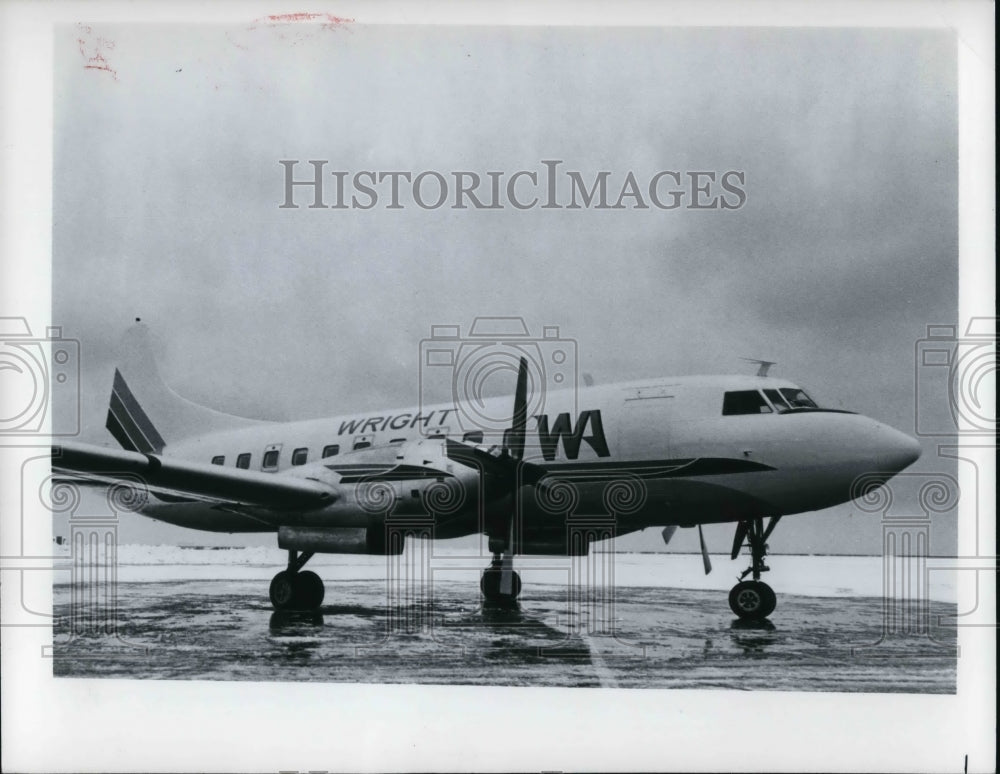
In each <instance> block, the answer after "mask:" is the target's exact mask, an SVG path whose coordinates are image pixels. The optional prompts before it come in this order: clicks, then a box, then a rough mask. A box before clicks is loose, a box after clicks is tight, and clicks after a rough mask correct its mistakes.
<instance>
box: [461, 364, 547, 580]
mask: <svg viewBox="0 0 1000 774" xmlns="http://www.w3.org/2000/svg"><path fill="white" fill-rule="evenodd" d="M527 423H528V359H527V358H525V357H522V358H521V359H520V363H519V364H518V369H517V386H516V388H515V390H514V414H513V416H512V421H511V427H510V428H509V429H508V430H507V431H505V432H504V436H503V446H502V448H501V452H500V455H499V456H494V455H493V454H490V453H489V452H486V451H483V450H482V449H477V448H476V447H475V446H469V445H468V444H464V443H460V442H458V441H453V440H451V439H446V440H445V454H446V455H447V457H448V458H449V459H451V460H454V461H455V462H458V463H460V464H463V465H467V466H469V467H474V468H478V469H479V470H480V471H481V472H482V476H483V478H482V481H483V489H484V495H485V497H484V499H485V500H486V502H487V503H496V502H499V501H501V500H502V499H503V498H506V497H510V502H509V503H503V504H502V506H501V507H500V508H494V509H491V510H488V511H487V522H486V525H485V526H486V534H487V536H488V537H489V539H490V551H492V552H493V553H502V554H503V556H502V558H501V561H500V593H501V594H507V595H512V594H513V576H514V522H515V520H516V518H515V517H516V514H517V505H518V504H517V497H516V490H517V487H518V483H519V481H520V483H524V484H537V483H538V482H539V481H541V479H542V478H543V477H544V476H545V474H546V471H545V469H544V468H542V467H540V466H538V465H534V464H532V463H530V462H524V459H523V458H524V444H525V436H526V429H527Z"/></svg>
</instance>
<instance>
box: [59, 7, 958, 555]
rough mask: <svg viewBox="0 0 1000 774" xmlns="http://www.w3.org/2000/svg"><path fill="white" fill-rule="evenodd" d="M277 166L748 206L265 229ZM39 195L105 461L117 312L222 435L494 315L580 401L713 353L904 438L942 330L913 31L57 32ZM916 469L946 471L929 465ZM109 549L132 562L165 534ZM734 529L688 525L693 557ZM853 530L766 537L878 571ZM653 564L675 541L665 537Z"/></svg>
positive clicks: (366, 394) (377, 379) (945, 207)
mask: <svg viewBox="0 0 1000 774" xmlns="http://www.w3.org/2000/svg"><path fill="white" fill-rule="evenodd" d="M60 39H61V41H62V42H61V44H60V42H59V41H60ZM80 41H82V43H81V42H80ZM97 52H100V53H101V56H103V57H104V59H103V60H100V61H103V63H106V66H107V68H108V69H100V68H94V67H93V64H94V61H95V60H94V55H95V53H97ZM88 64H90V65H91V67H89V68H88V67H87V66H86V65H88ZM102 66H103V65H102ZM112 71H113V72H112ZM281 159H299V160H301V161H302V162H303V163H302V164H300V165H299V168H298V169H297V172H296V174H297V176H298V177H300V178H304V177H306V176H307V175H308V174H309V173H310V170H309V167H307V166H306V165H305V163H304V162H305V161H306V160H307V159H324V160H327V161H328V164H327V170H331V171H332V170H342V171H346V172H348V173H349V174H350V175H353V174H354V173H355V172H358V171H362V170H373V171H376V172H378V171H394V170H401V171H410V172H412V173H414V174H417V173H419V172H422V171H424V170H435V171H438V172H440V173H441V174H444V175H446V176H448V175H450V174H451V173H452V172H453V171H462V170H468V171H474V172H478V173H479V174H481V175H485V173H486V172H487V171H491V170H496V171H503V172H504V173H505V175H507V176H509V175H512V174H513V173H515V172H517V171H519V170H528V171H535V172H538V173H539V174H542V173H544V168H543V167H542V165H541V162H542V160H546V159H558V160H562V161H563V169H569V170H578V171H580V173H581V174H582V176H583V177H584V178H585V179H587V180H590V179H593V177H594V176H595V175H596V173H597V172H599V171H601V170H607V171H610V172H611V175H610V181H611V182H610V185H609V189H610V190H611V191H613V192H614V196H615V197H616V196H617V192H618V190H619V188H620V187H621V184H622V182H623V180H624V179H625V177H626V175H627V174H628V173H629V172H630V171H631V172H634V174H635V176H636V177H637V179H638V180H639V181H640V184H641V185H642V184H644V182H643V181H648V180H649V179H650V178H651V177H652V176H653V175H654V174H656V173H657V172H659V171H661V170H672V171H678V172H681V173H682V174H683V173H685V172H688V171H698V170H702V171H715V172H716V173H717V174H719V175H721V174H722V173H724V172H726V171H728V170H739V171H741V172H743V174H744V175H745V184H744V186H743V189H744V190H745V193H746V202H745V204H744V205H743V206H742V207H740V208H739V209H735V210H723V209H711V210H692V209H688V208H686V207H681V208H678V209H675V210H660V209H657V208H655V207H653V208H650V209H632V208H627V209H623V210H594V209H582V210H568V209H558V210H549V209H540V208H537V207H536V208H533V209H528V210H525V211H519V210H516V209H514V208H512V207H510V206H507V207H505V208H504V209H498V210H475V209H466V210H454V209H451V208H450V207H441V208H439V209H433V210H426V209H422V208H420V207H417V206H415V205H413V204H412V203H408V205H407V206H405V207H404V208H403V209H398V210H393V209H387V208H386V207H385V206H384V204H383V202H381V201H380V202H379V204H378V206H376V207H374V208H373V209H371V210H367V211H362V210H359V209H345V210H333V209H309V208H306V207H302V208H300V209H295V210H290V209H281V208H279V205H280V204H281V203H282V201H283V200H284V170H283V168H282V167H281V166H280V165H279V163H278V162H279V160H281ZM328 184H329V185H331V186H332V178H329V180H328ZM380 190H381V191H384V190H386V189H385V188H384V187H380ZM428 190H430V191H433V187H430V188H428ZM714 192H715V193H719V192H720V191H719V190H718V189H716V190H715V191H714ZM54 198H55V202H54V235H53V237H54V238H53V261H54V264H53V265H54V272H53V274H54V289H53V291H54V311H53V318H54V321H55V323H56V324H61V325H62V326H63V329H64V333H65V334H66V335H69V336H74V337H76V338H79V339H80V340H81V345H82V352H83V354H82V359H81V362H82V369H83V393H82V395H83V404H82V405H83V426H84V434H83V440H88V441H92V442H98V443H103V442H106V441H108V440H110V438H109V436H108V435H107V434H106V432H105V431H104V429H103V423H104V415H105V411H106V405H107V397H108V394H109V391H110V384H111V375H112V373H113V365H114V361H115V357H116V352H117V348H118V343H119V339H120V337H121V334H122V333H123V331H124V330H125V328H126V327H127V326H128V324H129V323H130V321H131V320H132V319H133V318H134V317H136V316H141V317H142V318H143V319H144V320H145V321H146V322H148V323H149V324H150V326H151V327H152V329H153V331H154V332H155V334H156V335H157V337H158V338H159V340H160V342H161V344H162V353H161V366H162V370H163V372H164V375H165V377H166V378H167V380H168V382H170V383H171V384H172V386H173V387H174V388H175V389H176V390H177V391H178V392H180V393H181V394H183V395H185V396H186V397H188V398H191V399H193V400H196V401H198V402H201V403H205V404H207V405H210V406H213V407H215V408H219V409H222V410H226V411H229V412H230V413H237V414H246V415H251V416H259V417H266V418H305V417H313V416H322V415H331V414H337V413H346V412H351V411H355V410H357V411H367V410H374V409H379V408H387V407H390V406H403V405H410V404H414V403H415V402H416V401H417V395H418V384H417V374H418V362H419V360H418V356H419V345H420V341H421V339H423V338H425V337H427V336H428V335H429V334H430V328H431V326H432V325H440V324H460V325H462V326H463V327H464V328H467V326H468V325H469V324H470V323H471V321H472V320H473V319H474V318H475V317H476V316H477V315H521V316H523V317H524V318H525V319H526V321H527V322H528V324H529V326H530V327H531V329H532V330H533V331H538V332H540V331H541V328H542V326H550V325H558V326H559V327H560V332H561V334H562V335H564V336H567V337H572V338H573V339H575V340H576V341H577V343H578V352H579V362H580V369H581V370H582V371H586V372H589V373H592V374H593V375H594V378H595V380H596V381H598V382H610V381H619V380H628V379H638V378H643V377H652V376H658V375H677V374H695V373H725V372H749V371H751V370H752V368H753V367H752V366H750V365H748V364H746V363H743V362H741V361H740V360H739V358H740V357H763V358H768V359H771V360H777V361H778V363H779V364H778V366H777V367H776V368H775V369H774V373H775V375H780V376H783V377H786V378H789V379H792V380H794V381H796V382H798V383H800V384H802V385H803V386H804V387H806V388H807V389H808V390H810V391H811V392H813V393H815V396H816V397H818V398H819V399H820V400H821V401H822V402H824V403H826V404H827V405H831V406H834V407H843V408H849V409H852V410H856V411H860V412H862V413H864V414H867V415H870V416H873V417H875V418H876V419H879V420H880V421H884V422H886V423H888V424H890V425H893V426H894V427H897V428H898V429H900V430H903V431H905V432H910V433H912V432H913V430H914V345H915V343H916V342H917V340H919V339H920V338H921V337H922V336H923V335H924V331H925V328H926V325H927V324H929V323H942V322H954V321H955V320H956V318H957V274H958V247H957V94H956V54H955V43H954V39H953V37H952V36H950V35H948V34H947V33H943V32H934V31H916V30H909V31H887V30H843V31H837V30H822V29H815V30H805V29H789V30H768V29H756V30H739V29H688V30H639V29H612V30H607V29H568V28H544V29H543V28H509V29H502V30H501V29H495V28H494V29H487V28H433V27H428V28H405V29H404V28H393V27H358V26H355V25H328V26H326V27H320V26H309V27H304V26H299V25H294V26H292V25H268V24H253V25H249V26H244V27H233V28H227V27H222V26H218V27H202V28H193V27H192V28H185V27H167V28H164V27H155V28H154V27H136V26H130V27H107V28H104V29H101V30H95V29H89V28H80V27H67V28H65V30H64V33H63V34H62V35H61V36H57V50H56V84H55V171H54ZM297 200H298V201H299V202H300V203H301V204H306V203H308V201H309V197H308V196H306V195H305V194H304V193H299V194H297ZM628 203H631V202H628ZM440 397H441V398H442V399H444V398H446V397H447V396H444V395H442V396H440ZM938 408H940V407H938ZM938 408H934V407H929V408H927V409H926V410H938ZM168 440H169V439H168ZM918 465H919V467H918V468H917V470H925V471H937V470H944V471H948V470H953V467H954V466H953V465H952V464H950V463H946V462H944V461H941V460H938V459H937V458H936V455H935V453H934V449H933V446H932V445H929V444H928V445H927V446H926V447H925V455H924V458H923V459H922V460H921V461H920V463H918ZM852 512H853V513H854V514H855V515H854V516H850V515H849V514H851V513H852ZM129 529H130V530H132V529H133V527H131V526H130V527H129ZM134 530H135V531H134V532H129V533H127V535H126V537H131V538H132V540H130V541H129V542H134V541H135V540H143V541H147V542H159V541H160V540H163V541H164V542H172V540H173V539H174V536H176V539H177V540H178V541H179V542H182V541H186V542H191V538H190V533H187V532H186V531H184V530H180V529H179V528H172V527H171V528H166V527H163V526H161V525H146V524H145V523H144V526H142V527H134ZM731 531H732V529H731V527H724V528H723V527H713V528H712V529H711V530H709V533H708V534H709V538H710V543H711V544H712V548H713V549H714V550H720V551H721V550H726V549H727V548H728V541H729V540H730V539H731ZM881 535H882V527H881V524H880V522H879V520H878V517H877V516H875V517H873V516H870V515H865V514H859V513H858V511H857V509H856V508H852V507H851V506H849V505H848V506H843V507H840V508H836V509H831V510H830V511H827V512H823V513H820V514H816V515H811V516H802V517H795V518H790V519H788V520H786V523H783V525H782V526H781V527H780V528H779V529H778V531H777V532H776V533H775V537H774V538H773V539H772V541H771V544H772V548H773V549H774V550H775V551H814V552H832V551H844V552H855V551H856V552H859V553H878V552H879V551H880V549H881ZM227 540H228V538H227ZM658 540H659V537H658V536H653V535H652V534H647V535H646V536H644V537H643V538H642V539H641V540H637V541H636V542H635V543H634V545H649V546H655V545H656V542H657V541H658ZM675 540H676V541H677V542H678V543H679V544H680V545H679V546H678V547H679V548H680V549H682V550H697V538H696V537H694V536H692V535H691V534H690V533H687V535H686V536H685V533H681V534H680V535H679V536H678V538H677V539H675ZM271 541H273V537H269V538H267V541H266V542H268V543H270V542H271ZM194 542H199V540H198V537H197V536H196V537H195V539H194ZM201 542H209V541H208V540H203V541H201ZM623 544H624V541H623ZM629 545H632V544H629ZM954 545H955V524H954V520H953V519H952V518H951V517H948V518H946V519H943V520H940V521H939V522H937V523H936V524H935V531H934V533H933V535H932V546H931V548H932V551H933V552H934V553H948V552H952V551H954Z"/></svg>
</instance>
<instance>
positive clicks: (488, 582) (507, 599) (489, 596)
mask: <svg viewBox="0 0 1000 774" xmlns="http://www.w3.org/2000/svg"><path fill="white" fill-rule="evenodd" d="M501 576H502V572H501V571H500V570H498V569H497V568H495V567H489V568H487V569H486V570H484V571H483V577H482V578H481V579H480V581H479V588H480V590H481V591H482V592H483V596H484V597H486V601H487V602H497V603H511V602H513V601H514V600H515V599H517V595H518V594H520V593H521V576H520V575H518V574H517V573H516V572H511V584H510V588H511V593H510V594H502V593H501V592H500V580H501Z"/></svg>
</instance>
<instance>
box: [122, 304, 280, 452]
mask: <svg viewBox="0 0 1000 774" xmlns="http://www.w3.org/2000/svg"><path fill="white" fill-rule="evenodd" d="M258 424H262V423H261V422H259V421H257V420H253V419H244V418H242V417H235V416H231V415H229V414H223V413H221V412H219V411H213V410H212V409H209V408H205V407H204V406H199V405H198V404H197V403H192V402H191V401H189V400H185V399H184V398H182V397H180V396H179V395H178V394H177V393H175V392H174V391H173V390H171V389H170V388H169V387H168V386H167V385H166V384H165V383H164V382H163V380H162V379H161V378H160V372H159V369H157V367H156V360H155V359H154V357H153V350H152V347H151V346H150V342H149V328H147V327H146V326H145V325H144V324H142V323H137V324H135V325H133V326H132V327H131V328H129V329H128V331H127V332H126V333H125V337H124V338H123V340H122V355H121V361H120V366H119V367H118V368H116V369H115V379H114V383H113V385H112V387H111V402H110V405H109V406H108V419H107V422H106V424H105V427H107V429H108V430H109V431H110V432H111V435H113V436H114V437H115V440H116V441H118V443H120V444H121V446H122V448H124V449H127V450H129V451H138V452H142V453H144V454H150V453H153V454H156V453H159V452H161V451H163V447H164V446H166V445H167V442H166V441H165V440H164V436H163V435H161V434H160V433H161V432H162V433H166V437H169V438H172V439H174V440H180V439H183V438H188V437H190V436H194V435H202V434H205V433H212V432H220V431H223V430H236V429H239V428H243V427H251V426H253V425H258Z"/></svg>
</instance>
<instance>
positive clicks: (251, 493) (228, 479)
mask: <svg viewBox="0 0 1000 774" xmlns="http://www.w3.org/2000/svg"><path fill="white" fill-rule="evenodd" d="M52 470H53V471H55V472H56V473H58V474H63V475H62V476H60V477H58V478H57V480H67V479H68V480H71V481H76V480H77V479H83V480H85V481H87V482H107V483H114V482H121V483H124V484H131V485H135V484H136V479H138V480H139V481H141V482H142V483H143V484H145V485H146V486H148V487H149V488H150V489H151V490H154V491H164V490H165V491H168V492H171V493H177V494H180V495H187V496H191V497H194V498H197V499H201V500H214V501H217V502H222V503H231V504H238V505H248V506H257V507H262V508H275V509H281V510H285V509H287V510H307V509H313V508H322V507H324V506H327V505H330V504H332V503H333V502H334V501H335V500H336V499H337V496H338V495H337V492H336V491H335V490H334V489H333V488H332V487H330V486H328V485H327V484H323V483H321V482H319V481H315V480H309V479H305V478H291V477H288V476H281V475H275V474H273V473H258V472H255V471H251V470H242V469H238V468H224V467H222V466H220V465H205V464H201V463H197V462H187V461H184V460H178V459H173V458H171V457H164V456H160V455H157V454H142V453H139V452H132V451H124V450H119V449H108V448H105V447H103V446H93V445H90V444H83V443H61V444H58V445H55V446H53V447H52ZM79 483H83V481H80V482H79Z"/></svg>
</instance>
